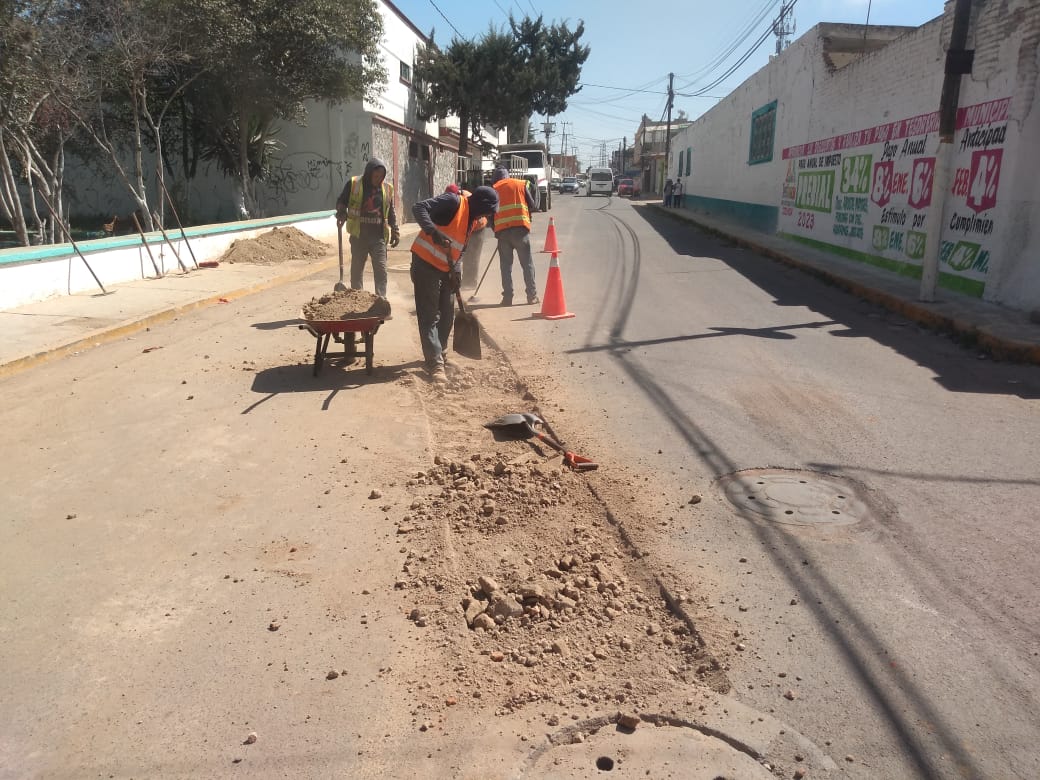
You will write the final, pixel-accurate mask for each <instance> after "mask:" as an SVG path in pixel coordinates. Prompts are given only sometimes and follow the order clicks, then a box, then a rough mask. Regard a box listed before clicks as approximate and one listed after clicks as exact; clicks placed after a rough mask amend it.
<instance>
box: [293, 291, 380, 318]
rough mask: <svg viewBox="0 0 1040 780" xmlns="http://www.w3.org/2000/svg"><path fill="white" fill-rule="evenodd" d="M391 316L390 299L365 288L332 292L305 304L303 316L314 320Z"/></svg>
mask: <svg viewBox="0 0 1040 780" xmlns="http://www.w3.org/2000/svg"><path fill="white" fill-rule="evenodd" d="M389 316H390V301H388V300H387V299H386V298H380V297H379V296H378V295H376V294H375V293H370V292H366V291H365V290H343V291H340V292H331V293H329V294H328V295H322V296H321V297H320V298H311V300H310V302H309V303H305V304H304V306H303V318H304V319H306V320H312V321H314V322H330V321H332V320H353V319H359V318H362V317H389Z"/></svg>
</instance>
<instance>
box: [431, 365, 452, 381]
mask: <svg viewBox="0 0 1040 780" xmlns="http://www.w3.org/2000/svg"><path fill="white" fill-rule="evenodd" d="M430 381H431V382H433V383H434V384H435V385H446V384H448V374H447V372H446V371H445V370H444V364H443V363H437V364H435V365H434V366H433V368H431V369H430Z"/></svg>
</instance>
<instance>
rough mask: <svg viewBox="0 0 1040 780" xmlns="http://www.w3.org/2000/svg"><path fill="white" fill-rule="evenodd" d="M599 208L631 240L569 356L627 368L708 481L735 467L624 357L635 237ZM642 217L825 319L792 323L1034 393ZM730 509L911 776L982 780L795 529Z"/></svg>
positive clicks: (792, 276) (992, 386)
mask: <svg viewBox="0 0 1040 780" xmlns="http://www.w3.org/2000/svg"><path fill="white" fill-rule="evenodd" d="M637 213H639V212H637ZM605 214H606V216H608V217H610V218H611V219H612V220H614V221H615V222H616V223H617V227H618V229H619V230H621V231H627V232H629V233H631V234H632V236H633V239H634V241H635V246H634V249H633V251H632V256H631V257H630V258H626V259H625V261H624V265H627V266H628V267H627V268H622V269H619V271H618V277H619V278H618V280H617V282H616V284H615V285H613V286H612V293H611V294H612V295H614V296H616V301H617V303H616V305H615V306H613V307H610V306H605V307H604V310H603V319H604V324H605V325H607V326H608V327H609V333H610V336H609V338H608V343H606V344H603V343H599V344H597V343H587V344H586V345H585V346H584V347H582V348H580V349H576V350H571V352H572V353H575V352H598V351H605V352H607V353H608V354H609V355H610V356H611V357H612V358H613V359H614V360H615V361H616V364H617V365H618V367H619V368H620V369H621V370H622V371H623V372H624V373H625V375H626V381H628V382H631V383H632V384H633V385H634V386H635V387H637V388H638V389H639V391H640V392H642V393H643V395H644V396H645V397H646V398H647V399H648V401H649V403H650V404H651V405H652V406H653V407H654V408H655V409H657V410H658V412H659V413H660V414H661V416H662V418H663V419H665V420H666V421H667V422H668V424H670V425H671V426H672V428H673V429H674V430H675V431H676V432H677V434H678V435H679V436H680V437H681V439H682V440H683V441H684V442H685V443H686V445H687V447H688V448H689V451H690V452H691V453H694V454H695V455H696V456H699V457H700V458H701V459H702V460H703V461H704V463H705V464H706V465H707V466H708V468H709V470H710V472H711V473H712V474H713V475H714V477H715V478H716V479H718V478H719V477H722V476H724V475H731V474H736V473H737V472H739V470H740V465H739V464H737V463H736V462H735V461H734V460H733V459H731V458H730V457H729V455H728V454H727V453H726V452H725V451H724V450H723V449H722V447H720V446H719V444H718V443H717V442H716V441H714V440H713V439H712V438H711V437H710V436H709V435H707V434H706V433H705V431H704V430H703V429H702V428H701V427H700V426H699V425H698V424H697V422H696V421H695V420H694V419H693V418H692V417H691V416H690V415H689V414H687V412H686V411H685V410H684V409H683V408H681V406H680V405H679V404H677V403H676V401H675V399H673V398H672V396H670V395H669V393H668V392H667V391H666V390H665V389H664V388H663V387H662V386H661V385H660V384H659V383H658V382H656V381H655V380H654V378H653V377H652V375H651V374H650V373H649V372H646V371H645V370H643V368H642V367H641V366H640V365H639V364H638V362H637V361H636V360H634V359H632V358H630V357H629V355H628V353H629V352H630V351H631V348H632V347H635V346H637V342H628V341H626V340H625V339H624V338H623V337H622V333H623V332H624V329H625V324H626V323H627V320H628V317H629V315H630V313H631V310H632V305H633V302H634V300H635V297H636V295H635V293H636V289H637V287H638V282H639V275H640V270H641V268H640V266H641V255H640V249H639V241H638V238H637V237H636V236H635V233H634V231H633V230H632V228H631V226H629V225H627V224H626V223H624V221H623V220H622V219H620V218H619V217H618V216H616V215H613V214H611V213H609V212H605ZM640 216H642V217H643V218H644V219H645V220H646V221H647V222H648V223H650V224H651V225H652V226H653V227H654V228H655V229H657V230H658V232H659V233H660V234H661V235H662V236H663V237H664V238H665V239H666V240H667V241H668V242H669V244H671V246H672V248H673V249H674V250H675V251H676V252H678V253H679V254H683V255H690V256H696V257H713V258H719V259H721V260H722V261H723V262H724V263H726V264H728V265H729V266H730V267H731V268H733V269H734V270H736V271H737V272H739V273H741V274H742V275H743V276H745V277H746V278H747V279H749V280H750V281H752V282H753V283H754V284H756V285H757V286H759V287H760V288H762V289H764V290H767V291H769V292H770V293H771V294H772V295H773V296H774V298H775V302H776V305H778V306H802V307H806V308H808V309H809V310H811V311H813V312H819V313H820V314H822V315H823V317H824V319H823V320H822V321H817V322H809V323H806V324H804V325H800V326H796V327H797V328H806V327H810V328H815V327H822V326H831V325H833V324H841V325H844V326H846V330H845V331H844V332H843V337H860V338H874V339H876V340H878V341H879V342H881V343H884V344H887V345H889V346H891V347H892V348H893V349H897V350H899V351H900V352H901V353H904V354H907V355H909V356H911V357H912V358H913V359H915V360H917V361H918V362H919V363H921V364H923V365H927V366H929V367H930V368H932V369H933V370H935V372H936V374H937V376H938V377H939V381H942V382H943V383H944V385H945V386H947V387H949V388H950V389H955V390H958V391H962V392H994V393H995V392H1000V393H1003V394H1007V393H1008V392H1009V386H1008V385H1007V382H1006V378H1005V377H1003V376H1002V377H1000V378H994V377H992V376H990V375H989V374H990V373H991V372H992V371H993V370H994V369H1003V370H1006V371H1007V372H1009V373H1008V374H1007V375H1008V376H1010V375H1011V373H1010V372H1014V373H1013V375H1014V376H1016V377H1021V378H1025V377H1027V376H1031V380H1030V382H1031V383H1025V384H1024V386H1021V387H1020V388H1019V389H1020V390H1025V391H1026V392H1028V393H1029V394H1030V396H1029V397H1040V393H1038V392H1037V390H1038V389H1040V381H1037V377H1038V376H1040V374H1036V373H1032V374H1031V373H1030V372H1031V371H1032V367H1028V366H1017V365H1010V366H1003V365H997V364H992V363H987V364H986V365H985V373H986V375H983V370H982V369H980V368H979V367H978V365H977V363H978V361H977V360H976V359H975V357H974V355H971V354H970V353H968V352H966V351H965V350H963V349H961V348H959V347H957V346H955V345H954V344H953V343H952V342H950V341H949V340H941V339H939V338H937V337H935V336H934V335H932V334H929V333H920V332H913V333H906V332H904V331H902V330H898V331H892V330H890V329H889V328H888V327H886V326H885V325H884V323H883V322H878V321H877V320H876V318H873V317H871V316H870V315H871V314H874V315H877V313H878V312H883V311H884V310H882V309H880V308H879V307H876V306H874V305H873V304H869V303H866V302H863V301H858V300H857V299H856V298H855V297H853V296H851V295H849V294H848V293H846V292H844V291H841V290H837V289H835V288H832V287H830V286H828V285H825V284H823V283H822V282H820V281H819V280H816V279H814V278H811V277H809V276H807V275H805V274H802V273H800V272H797V271H794V270H793V269H789V268H786V267H783V266H780V265H778V264H777V263H774V262H773V261H771V260H768V259H766V258H762V257H758V256H756V255H754V254H753V253H751V252H747V251H743V250H739V249H736V248H735V247H727V246H725V245H724V244H723V243H722V242H720V241H718V240H717V239H715V238H713V237H711V236H709V235H707V234H705V233H703V232H701V231H700V230H698V229H697V228H696V227H694V226H684V225H681V224H677V223H675V222H674V221H673V220H671V219H668V218H666V217H662V218H657V217H655V216H654V215H653V214H646V213H641V214H640ZM884 316H890V315H887V314H886V315H884ZM793 329H794V328H792V327H791V326H786V327H777V328H764V329H744V328H731V327H721V326H720V327H717V328H713V329H712V331H713V332H711V333H704V334H693V335H689V336H674V337H666V338H661V339H654V340H650V341H648V342H641V343H642V344H647V343H668V342H671V341H675V340H680V339H691V338H711V337H718V336H738V337H740V336H753V337H765V338H778V337H779V338H797V336H796V335H794V334H792V333H790V332H789V331H790V330H793ZM1002 379H1003V381H1001V380H1002ZM745 489H746V490H747V492H748V493H753V492H754V485H753V484H752V483H751V482H750V481H749V483H748V484H747V485H746V488H745ZM732 509H733V511H734V512H735V513H736V514H737V516H739V517H740V518H741V519H742V520H743V521H744V522H745V523H746V524H747V525H748V527H750V528H751V529H753V532H754V534H755V535H756V536H757V538H758V539H759V540H760V541H761V542H762V549H763V550H767V551H769V554H770V555H771V556H772V557H773V559H774V561H775V563H776V569H777V571H779V572H781V573H782V576H784V577H785V578H786V579H787V581H788V584H789V585H790V587H791V588H792V589H793V592H794V593H796V594H797V595H798V598H799V600H800V602H801V603H802V604H804V605H806V607H807V608H808V609H809V610H811V612H812V613H813V616H814V620H815V622H816V624H817V625H818V626H819V628H820V630H821V631H822V632H823V633H824V634H825V635H826V636H827V638H828V641H829V642H830V644H831V645H832V646H833V647H834V648H836V649H837V650H838V651H839V652H840V653H841V655H842V656H843V658H844V659H845V662H846V664H847V666H848V669H849V670H850V672H851V674H852V676H853V678H854V679H856V680H857V681H858V682H859V685H860V687H861V691H862V693H863V696H864V697H865V700H866V702H867V705H868V707H870V708H871V709H874V710H876V711H877V712H878V713H879V714H880V715H881V717H882V718H883V720H884V722H885V723H886V724H887V726H888V728H889V730H890V731H891V733H892V735H893V738H894V739H895V740H896V741H897V742H898V743H899V744H900V745H901V747H902V750H903V752H904V753H905V755H906V756H907V758H908V761H909V762H910V764H912V765H913V766H914V767H915V768H916V770H917V772H916V774H917V776H919V777H924V778H940V777H944V776H947V772H948V770H949V769H950V767H951V765H952V766H953V767H956V771H957V772H958V776H964V777H981V776H982V774H983V773H982V772H981V771H980V770H979V769H978V767H977V765H976V760H975V758H974V756H972V755H971V753H970V752H969V751H968V750H967V749H966V748H965V745H964V743H963V742H962V740H961V738H960V736H959V735H958V734H957V733H956V731H955V730H954V729H953V727H952V726H951V725H950V724H949V723H948V722H947V721H946V719H945V718H944V717H943V714H942V712H941V711H940V710H939V709H938V708H937V706H936V705H935V703H934V702H933V701H932V700H931V698H930V697H929V695H928V692H927V690H926V688H925V687H924V686H922V685H920V684H918V683H917V682H916V681H915V679H914V677H913V676H912V674H910V673H907V672H904V671H903V670H902V669H901V668H900V667H898V666H896V665H893V664H887V663H885V662H884V659H886V658H889V657H890V654H891V653H892V652H893V650H894V648H892V647H890V642H891V640H890V638H889V637H887V636H884V635H882V634H880V633H879V632H878V631H877V630H876V628H875V627H874V626H873V624H872V621H871V619H870V616H869V614H867V613H865V612H863V611H861V610H860V609H859V608H857V606H856V604H855V602H854V601H853V600H852V599H850V598H849V597H847V596H846V595H845V594H844V593H843V592H842V590H841V588H840V587H839V586H838V585H837V584H836V583H835V582H834V581H832V579H831V578H830V577H829V576H828V574H827V572H826V570H825V568H824V567H823V566H822V565H817V564H818V563H822V562H820V561H816V560H814V555H813V551H812V549H811V547H810V546H808V545H807V544H806V543H805V542H804V541H803V540H802V539H801V538H799V536H798V535H797V532H795V531H792V530H790V529H789V528H787V527H785V526H784V525H783V524H782V523H781V522H772V518H770V519H767V520H763V518H762V517H761V516H758V515H756V514H754V513H752V512H750V511H748V510H747V509H743V510H742V509H741V508H740V507H739V506H736V505H734V506H733V508H732ZM779 511H780V510H779V509H778V510H777V512H779ZM782 519H783V518H782V517H780V516H778V517H777V518H776V520H777V521H780V520H782ZM922 724H926V725H924V726H923V725H922Z"/></svg>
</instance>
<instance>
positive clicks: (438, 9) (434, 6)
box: [430, 0, 465, 39]
mask: <svg viewBox="0 0 1040 780" xmlns="http://www.w3.org/2000/svg"><path fill="white" fill-rule="evenodd" d="M430 5H432V6H433V8H434V10H435V11H436V12H437V13H439V14H440V15H441V19H443V20H444V21H446V22H447V23H448V26H449V27H450V28H451V29H453V30H454V31H455V34H456V35H457V36H459V38H463V39H464V38H465V36H463V34H462V33H460V32H459V28H458V27H456V26H455V25H454V24H452V23H451V19H449V18H448V17H447V16H445V15H444V11H442V10H441V9H440V8H438V7H437V4H436V3H435V2H433V0H430Z"/></svg>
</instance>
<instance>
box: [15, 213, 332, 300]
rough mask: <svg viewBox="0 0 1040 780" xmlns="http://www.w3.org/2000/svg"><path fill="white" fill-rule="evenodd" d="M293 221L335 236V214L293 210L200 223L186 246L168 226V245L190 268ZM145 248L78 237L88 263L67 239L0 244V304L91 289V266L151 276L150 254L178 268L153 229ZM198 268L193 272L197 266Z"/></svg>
mask: <svg viewBox="0 0 1040 780" xmlns="http://www.w3.org/2000/svg"><path fill="white" fill-rule="evenodd" d="M275 226H278V227H290V226H292V227H296V228H298V229H300V230H302V231H303V232H305V233H307V234H308V235H310V236H312V237H313V238H316V239H318V240H319V241H324V242H326V243H332V242H333V241H335V239H336V220H334V219H331V218H330V216H329V214H328V213H327V212H326V213H321V214H313V215H308V214H298V215H295V216H293V217H287V218H279V219H264V220H251V221H248V222H236V223H234V225H233V227H232V226H228V225H200V226H196V227H191V228H188V229H187V230H186V231H185V232H186V233H187V235H188V240H189V241H190V242H191V251H190V253H189V250H188V248H187V247H186V246H185V243H184V241H183V239H181V238H180V237H179V236H180V233H179V231H167V235H168V236H169V237H170V239H171V243H172V244H173V248H174V250H175V251H176V253H177V255H180V259H181V261H182V262H183V263H184V264H185V265H186V266H187V267H188V268H191V269H194V265H193V264H192V261H191V257H192V254H191V253H194V256H195V259H196V260H198V261H199V262H200V263H201V262H202V261H204V260H212V259H216V258H218V257H220V256H221V255H222V254H224V252H225V251H226V250H227V248H228V247H230V246H231V244H232V242H234V241H237V240H239V239H244V238H255V237H256V236H258V235H260V234H262V233H267V232H268V231H270V230H271V229H272V228H273V227H275ZM145 235H146V238H147V239H148V244H149V248H150V249H151V257H149V252H148V250H147V249H145V247H144V246H143V245H142V243H141V239H140V237H139V236H121V237H116V238H104V239H98V240H95V241H78V242H76V246H77V247H78V248H79V250H80V252H82V253H83V256H84V257H85V258H86V259H87V262H88V263H90V269H88V268H87V266H86V264H85V263H84V262H83V260H82V258H80V257H79V256H78V255H77V254H76V253H75V251H74V250H73V249H72V247H71V246H70V245H69V244H56V245H52V246H45V247H30V248H15V249H4V250H0V275H2V279H3V283H2V284H0V309H13V308H15V307H17V306H23V305H25V304H27V303H32V302H33V301H42V300H45V299H47V298H51V297H54V296H56V295H67V294H70V293H79V292H89V291H96V290H97V289H98V287H97V282H95V281H94V277H93V276H92V275H91V271H93V273H95V274H97V277H98V279H100V281H101V283H102V284H103V285H105V286H106V287H107V286H109V285H114V284H118V283H120V282H129V281H135V280H137V279H146V278H155V276H156V273H155V267H153V265H152V262H153V259H154V261H155V263H156V264H157V265H158V266H159V270H160V271H161V272H162V273H163V274H167V273H176V272H179V270H180V269H179V266H178V264H177V257H176V255H174V253H173V251H171V250H170V248H169V247H168V246H167V245H165V241H164V239H163V237H162V235H161V234H160V233H158V232H156V233H147V234H145ZM196 273H197V272H196Z"/></svg>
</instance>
